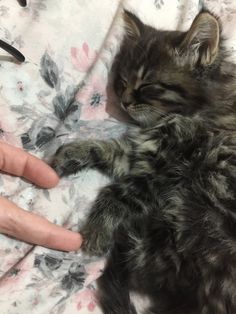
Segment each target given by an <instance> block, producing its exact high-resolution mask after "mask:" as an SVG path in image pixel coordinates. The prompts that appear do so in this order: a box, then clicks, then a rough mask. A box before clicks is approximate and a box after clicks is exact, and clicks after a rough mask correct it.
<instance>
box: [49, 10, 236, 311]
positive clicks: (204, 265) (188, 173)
mask: <svg viewBox="0 0 236 314" xmlns="http://www.w3.org/2000/svg"><path fill="white" fill-rule="evenodd" d="M124 19H125V23H126V24H125V25H126V29H127V35H126V37H125V39H124V42H123V45H122V47H121V50H120V52H119V53H118V55H117V58H116V60H115V62H114V66H113V72H114V88H115V91H116V93H117V95H118V97H119V98H120V102H121V106H122V107H123V109H124V110H125V111H126V112H127V113H128V114H129V115H130V117H131V118H132V119H133V121H134V122H135V123H136V124H137V126H133V127H131V128H130V130H129V131H128V132H127V134H126V135H124V136H123V137H122V138H120V139H117V140H112V141H110V142H105V141H93V140H91V141H86V142H82V141H77V142H73V143H69V144H67V145H65V146H62V147H61V148H60V149H59V150H58V151H57V153H56V155H55V157H54V161H53V167H54V168H55V169H56V171H57V172H58V173H59V174H60V175H69V174H71V173H74V172H77V171H79V170H80V169H82V168H83V167H90V168H95V169H98V170H99V171H101V172H103V173H105V174H107V175H108V176H110V177H112V178H113V182H112V183H111V184H110V185H108V186H106V187H104V188H103V189H102V190H101V192H100V194H99V195H98V197H97V200H96V201H95V203H94V205H93V207H92V209H91V213H90V215H89V217H88V220H87V222H86V224H85V226H84V228H83V230H82V234H83V236H84V247H83V248H84V250H86V251H87V252H88V253H92V254H99V255H102V254H105V253H107V252H108V250H110V253H109V258H108V264H107V266H106V269H105V272H104V274H103V276H102V277H101V279H100V281H99V283H100V302H101V306H102V309H103V311H104V313H106V314H134V313H136V310H135V306H134V305H133V304H132V302H131V300H130V293H131V292H137V293H140V294H143V295H145V296H147V297H148V299H149V300H150V303H149V302H148V303H147V304H148V306H149V308H148V309H147V310H146V312H145V313H146V314H147V313H150V314H151V313H152V314H154V313H156V314H167V313H172V314H185V313H186V314H235V313H236V105H235V104H236V97H235V96H236V81H235V72H234V71H235V66H234V65H232V64H230V63H228V62H227V61H226V60H225V58H226V53H225V51H224V49H223V48H222V40H221V27H220V24H219V21H218V19H217V18H215V17H214V16H213V15H212V14H211V13H209V12H201V13H200V14H199V15H198V16H197V17H196V18H195V20H194V21H193V24H192V26H191V28H190V30H189V31H188V32H186V33H181V32H166V31H157V30H155V29H153V28H151V27H149V26H146V25H144V24H143V23H142V22H141V21H140V20H139V19H138V18H137V17H136V16H134V15H133V14H131V13H128V12H126V13H125V14H124Z"/></svg>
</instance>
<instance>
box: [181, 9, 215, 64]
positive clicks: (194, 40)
mask: <svg viewBox="0 0 236 314" xmlns="http://www.w3.org/2000/svg"><path fill="white" fill-rule="evenodd" d="M220 33H221V27H220V24H219V21H218V20H217V18H216V17H215V16H214V15H212V14H211V13H209V12H201V13H200V14H198V16H197V17H196V18H195V19H194V21H193V23H192V25H191V27H190V29H189V31H188V32H187V34H186V35H185V38H184V40H183V41H182V43H181V45H180V52H181V53H183V54H187V55H188V56H189V61H190V63H191V64H193V65H195V64H197V63H198V64H202V65H210V64H212V63H213V62H214V60H215V58H216V56H217V54H218V51H219V44H220Z"/></svg>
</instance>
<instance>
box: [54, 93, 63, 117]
mask: <svg viewBox="0 0 236 314" xmlns="http://www.w3.org/2000/svg"><path fill="white" fill-rule="evenodd" d="M52 103H53V107H54V113H55V115H56V116H57V117H58V118H59V119H60V120H63V119H65V111H66V100H65V97H64V96H63V95H62V94H58V95H56V96H55V97H54V98H53V101H52Z"/></svg>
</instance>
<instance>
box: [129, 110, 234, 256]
mask: <svg viewBox="0 0 236 314" xmlns="http://www.w3.org/2000/svg"><path fill="white" fill-rule="evenodd" d="M129 138H130V140H131V142H132V144H133V145H132V151H131V153H130V159H131V162H130V173H129V175H130V176H131V177H133V182H134V185H135V186H136V189H137V194H136V195H135V196H136V197H139V198H140V199H142V200H143V201H144V202H146V200H147V198H149V210H150V211H148V215H150V212H152V211H153V213H154V215H155V213H156V212H157V210H158V213H161V219H163V221H166V222H167V223H168V225H169V226H171V229H172V231H173V233H174V237H175V241H176V243H177V246H178V245H179V248H180V249H181V246H182V247H185V249H186V248H187V246H186V234H187V233H191V241H192V242H191V241H189V243H188V245H189V248H187V249H191V250H192V252H193V250H194V245H196V244H197V242H199V241H200V242H201V241H204V238H206V239H208V240H209V239H211V240H212V244H213V243H215V241H216V242H217V241H218V240H219V241H221V240H222V239H223V238H225V239H226V238H227V237H228V236H229V235H230V237H231V236H232V237H236V233H235V232H234V231H233V229H232V230H230V228H228V227H227V228H226V227H225V229H224V228H220V227H219V226H222V224H225V226H227V224H228V223H229V222H230V221H231V222H232V221H235V219H236V216H235V214H234V207H235V185H234V184H233V182H235V169H236V168H235V166H236V141H235V138H234V135H233V133H231V134H229V133H226V132H218V131H214V130H209V129H208V128H207V127H206V126H205V125H204V123H203V122H201V121H199V120H197V119H193V118H192V119H190V118H186V117H183V116H179V115H173V116H171V117H169V118H168V119H163V120H162V121H161V122H160V123H159V124H157V125H156V126H155V127H153V128H150V129H135V130H132V131H131V132H130V133H129ZM208 207H209V208H211V210H208ZM173 208H174V209H173ZM187 208H188V210H187ZM189 208H190V210H189ZM232 219H233V220H232ZM226 229H227V230H226ZM199 232H201V234H202V238H199ZM210 242H211V241H209V243H210Z"/></svg>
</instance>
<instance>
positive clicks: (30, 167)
mask: <svg viewBox="0 0 236 314" xmlns="http://www.w3.org/2000/svg"><path fill="white" fill-rule="evenodd" d="M0 170H3V171H5V172H7V173H10V174H13V175H16V176H20V177H24V178H26V179H28V180H29V181H31V182H33V183H35V184H37V185H38V186H41V187H44V188H51V187H53V186H55V185H56V184H57V183H58V181H59V178H58V175H57V174H56V172H55V171H54V170H53V169H52V168H51V167H49V166H48V165H47V164H46V163H45V162H43V161H42V160H40V159H39V158H37V157H35V156H33V155H31V154H29V153H27V152H25V151H24V150H23V149H20V148H17V147H14V146H11V145H8V144H6V143H3V142H0Z"/></svg>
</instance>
